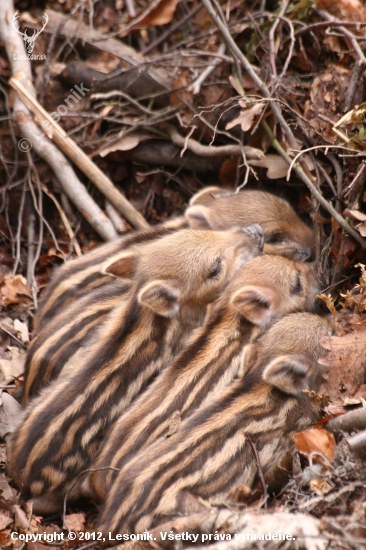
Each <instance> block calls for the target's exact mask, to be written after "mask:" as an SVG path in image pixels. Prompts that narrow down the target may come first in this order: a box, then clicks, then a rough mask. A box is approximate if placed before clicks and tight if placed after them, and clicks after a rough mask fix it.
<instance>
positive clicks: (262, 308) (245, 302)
mask: <svg viewBox="0 0 366 550" xmlns="http://www.w3.org/2000/svg"><path fill="white" fill-rule="evenodd" d="M275 301H276V295H275V293H274V292H273V290H271V289H270V288H265V287H257V286H245V287H244V288H242V289H240V290H238V291H237V292H236V293H235V294H234V295H233V296H232V298H231V303H232V305H233V306H234V307H235V309H237V310H238V311H239V312H240V314H241V315H242V316H243V317H245V318H246V319H248V321H250V322H251V323H253V324H255V325H260V326H264V325H266V324H268V323H269V322H270V321H271V319H272V317H273V316H274V315H275V313H276V311H275Z"/></svg>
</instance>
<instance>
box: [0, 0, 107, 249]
mask: <svg viewBox="0 0 366 550" xmlns="http://www.w3.org/2000/svg"><path fill="white" fill-rule="evenodd" d="M13 15H14V8H13V2H12V0H4V1H3V2H2V3H1V6H0V31H1V32H0V34H1V35H2V37H3V40H4V43H5V47H6V51H7V55H8V59H9V62H10V65H11V68H12V73H13V74H14V75H17V79H18V81H19V82H21V83H22V84H23V86H24V87H25V88H26V89H28V90H29V96H30V97H32V98H34V97H35V90H34V88H33V85H32V73H31V69H30V62H29V60H27V59H26V57H25V48H24V42H23V41H22V39H21V38H20V36H19V34H17V33H16V31H15V29H14V27H13V26H12V25H11V21H12V18H13ZM19 52H21V53H22V55H23V56H24V57H23V58H21V59H19V58H18V57H17V56H16V54H19ZM14 119H15V121H16V122H17V124H18V127H19V130H20V132H21V134H22V135H23V137H24V138H25V139H27V140H28V141H29V143H30V145H31V147H33V149H34V150H35V151H36V153H37V154H38V155H39V156H40V157H41V158H43V159H44V160H45V162H47V164H49V165H50V167H51V168H52V169H53V171H54V173H55V174H56V176H57V177H58V180H59V182H60V184H61V185H62V186H64V191H65V193H66V194H67V195H68V197H69V198H70V200H71V201H72V202H73V203H74V204H75V206H76V207H77V208H78V209H79V210H80V211H81V212H82V213H83V215H84V216H85V217H86V218H87V219H88V221H89V223H90V225H91V226H92V227H93V228H94V229H95V231H97V233H99V234H100V236H101V237H102V238H103V239H104V240H106V241H108V240H112V239H114V238H116V236H117V233H116V231H115V229H114V227H113V225H112V224H111V222H110V221H109V220H108V218H107V217H106V216H105V215H104V214H103V212H102V211H101V209H100V208H99V207H98V206H97V204H96V203H95V202H94V201H93V199H92V198H91V197H90V195H89V193H88V192H87V191H86V189H85V187H84V185H83V184H82V183H81V182H80V181H79V180H78V178H77V177H76V175H75V173H74V171H73V169H72V167H71V166H70V164H69V163H68V161H67V159H66V158H65V157H64V155H62V153H61V152H60V151H59V150H58V149H57V148H56V147H55V146H54V145H52V143H51V142H50V141H49V140H48V139H47V137H46V136H45V134H44V132H42V131H41V130H40V129H39V128H38V127H37V125H36V124H35V123H34V122H33V120H32V118H31V116H30V112H29V110H28V108H27V107H26V106H25V104H24V103H23V102H22V101H21V100H20V99H19V97H18V96H17V95H16V96H15V100H14Z"/></svg>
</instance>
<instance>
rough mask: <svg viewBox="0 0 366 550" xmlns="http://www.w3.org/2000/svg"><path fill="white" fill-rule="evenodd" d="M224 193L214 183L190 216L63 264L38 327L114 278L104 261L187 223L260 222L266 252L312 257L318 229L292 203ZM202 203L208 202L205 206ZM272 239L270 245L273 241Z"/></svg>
mask: <svg viewBox="0 0 366 550" xmlns="http://www.w3.org/2000/svg"><path fill="white" fill-rule="evenodd" d="M218 193H222V189H220V188H219V187H209V188H207V189H204V190H202V191H200V192H199V193H197V194H196V195H194V196H193V197H192V199H191V202H190V208H188V210H187V211H186V214H185V217H178V218H175V219H172V220H168V221H167V222H165V223H163V224H161V225H159V226H156V227H154V228H151V229H148V230H141V231H136V232H133V233H132V234H128V235H126V236H123V237H122V238H120V239H118V240H117V241H114V242H112V243H107V244H105V245H103V246H101V247H99V248H98V249H97V250H94V251H92V252H90V253H89V254H86V255H85V256H83V257H82V258H78V259H76V260H73V261H72V262H69V263H67V264H66V265H64V266H62V267H61V268H60V269H58V270H57V271H56V272H55V274H54V276H53V278H52V281H51V283H50V284H49V286H48V288H47V291H46V293H45V295H44V297H43V299H42V301H41V304H40V307H39V309H38V311H37V314H36V316H35V320H34V323H35V325H34V326H35V329H36V330H40V328H42V326H45V324H46V323H47V322H48V321H49V320H50V319H51V318H52V317H54V316H55V315H57V314H58V313H59V312H60V311H62V309H63V308H64V307H65V306H66V305H67V304H69V303H70V302H71V301H73V300H74V299H75V298H78V296H79V293H82V294H85V293H87V292H90V291H91V290H94V289H96V288H97V287H98V286H100V285H103V284H106V283H108V282H109V281H110V278H109V277H106V275H105V274H104V275H103V274H101V272H100V270H101V267H102V265H103V263H104V262H105V261H106V260H107V259H108V258H109V257H112V256H114V255H115V254H118V253H120V252H121V251H122V250H126V249H127V248H128V247H130V246H136V245H137V244H144V243H145V242H149V241H151V240H153V239H155V238H160V237H162V236H165V235H167V234H170V233H172V232H174V231H178V230H180V229H182V228H187V226H190V227H192V228H193V229H212V230H227V229H230V228H232V227H234V226H240V227H246V226H248V225H251V224H254V223H258V224H259V225H261V226H262V228H263V231H264V235H265V243H266V248H265V253H266V254H278V253H281V249H282V252H284V255H285V256H287V257H291V258H292V259H294V260H299V261H303V260H305V259H307V258H308V256H309V250H310V248H311V247H312V246H313V244H314V235H313V232H312V231H311V229H310V228H309V227H307V225H305V224H304V222H302V221H301V219H300V218H299V217H298V215H297V214H296V212H295V211H294V210H293V208H292V207H291V206H290V204H289V203H288V202H287V201H285V200H284V199H281V198H279V197H276V196H275V195H272V194H270V193H266V192H264V191H251V190H250V191H243V192H241V193H239V194H237V195H231V196H225V197H223V198H221V199H213V198H212V195H214V196H216V195H217V194H218ZM201 204H202V207H201V206H200V205H201ZM267 243H268V244H267Z"/></svg>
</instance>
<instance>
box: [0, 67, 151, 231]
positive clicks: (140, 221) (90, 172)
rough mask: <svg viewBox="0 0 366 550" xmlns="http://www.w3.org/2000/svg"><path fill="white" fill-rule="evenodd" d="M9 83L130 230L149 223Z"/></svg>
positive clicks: (15, 85)
mask: <svg viewBox="0 0 366 550" xmlns="http://www.w3.org/2000/svg"><path fill="white" fill-rule="evenodd" d="M9 84H10V86H11V87H12V88H14V90H15V91H16V92H17V94H18V95H19V97H20V98H21V99H22V101H23V102H24V104H25V105H26V106H27V107H28V109H29V110H30V111H31V112H32V113H33V114H34V115H35V118H36V120H37V121H38V123H39V124H40V125H41V126H42V128H43V129H44V131H45V133H46V134H47V136H48V137H49V138H50V139H51V140H52V141H54V142H55V143H56V145H58V146H59V147H60V149H61V150H62V151H63V152H64V153H66V155H67V156H68V157H69V158H70V159H71V160H72V161H73V162H74V163H75V164H76V166H78V167H79V168H80V170H81V171H82V172H83V173H84V174H85V175H86V176H87V177H88V178H89V179H90V181H92V182H93V183H94V185H95V186H96V187H97V188H98V189H99V191H100V192H101V193H103V195H104V196H105V197H106V198H107V199H108V200H109V202H110V203H111V204H113V206H115V208H116V209H117V210H118V211H119V212H120V213H121V214H122V215H123V216H124V217H125V218H126V219H127V220H128V221H129V222H130V224H131V225H132V227H134V228H137V229H144V228H147V227H149V224H148V223H147V222H146V221H145V219H144V218H143V217H142V216H141V214H140V213H139V212H137V210H135V208H133V206H132V205H131V204H130V203H129V202H128V201H127V199H125V197H124V196H123V195H122V194H121V193H120V192H119V191H118V190H117V189H116V188H115V187H114V185H113V184H112V182H111V181H110V180H109V179H108V178H107V176H106V175H105V174H103V172H102V171H101V170H100V168H98V166H96V165H95V164H94V163H93V161H91V160H90V158H89V157H88V156H87V155H86V154H85V153H84V151H83V150H82V149H80V147H79V146H78V145H77V144H76V143H75V141H74V140H73V139H71V138H70V137H68V136H67V134H66V132H65V131H64V130H63V128H61V126H60V125H59V124H58V123H57V122H56V121H55V120H54V119H53V118H52V117H51V116H50V115H49V114H48V113H47V111H45V109H43V107H42V105H40V104H39V103H38V101H37V100H36V99H35V98H34V97H32V95H31V94H30V93H29V91H28V90H27V88H25V86H23V84H22V83H21V82H20V81H19V80H16V79H15V78H13V77H12V78H11V79H10V81H9Z"/></svg>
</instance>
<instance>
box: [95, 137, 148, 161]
mask: <svg viewBox="0 0 366 550" xmlns="http://www.w3.org/2000/svg"><path fill="white" fill-rule="evenodd" d="M152 137H153V136H152V135H151V134H148V133H147V132H140V133H138V132H136V133H131V134H128V135H127V136H122V137H121V139H119V140H118V141H117V142H115V143H112V144H111V145H107V146H106V147H104V148H103V149H102V150H101V151H99V155H100V156H101V157H105V156H106V155H108V154H109V153H113V152H114V151H130V150H131V149H134V148H135V147H137V146H138V144H139V143H140V141H143V140H145V139H152Z"/></svg>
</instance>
